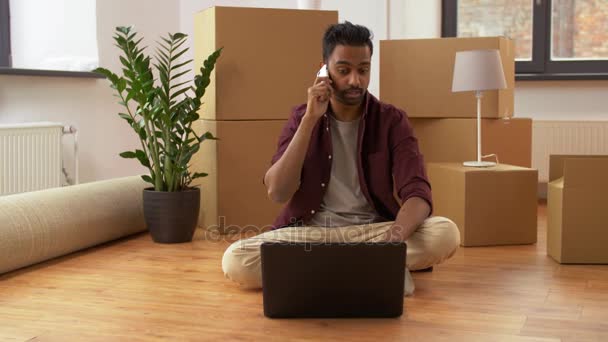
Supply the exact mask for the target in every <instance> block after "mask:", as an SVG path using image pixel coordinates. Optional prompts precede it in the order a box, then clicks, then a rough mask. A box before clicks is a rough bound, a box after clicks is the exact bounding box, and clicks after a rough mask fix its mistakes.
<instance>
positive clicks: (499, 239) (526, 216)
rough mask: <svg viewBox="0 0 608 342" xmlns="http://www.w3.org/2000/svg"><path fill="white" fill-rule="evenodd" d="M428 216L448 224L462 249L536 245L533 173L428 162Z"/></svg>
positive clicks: (535, 178)
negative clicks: (452, 224)
mask: <svg viewBox="0 0 608 342" xmlns="http://www.w3.org/2000/svg"><path fill="white" fill-rule="evenodd" d="M427 172H428V176H429V179H430V182H431V187H432V189H433V203H434V213H433V214H434V215H437V216H445V217H447V218H449V219H451V220H453V221H454V222H455V223H456V225H458V229H459V230H460V240H461V244H462V245H463V246H491V245H515V244H531V243H535V242H536V231H537V230H536V224H537V222H536V221H537V197H536V190H537V183H538V171H537V170H533V169H528V168H523V167H518V166H512V165H505V164H500V165H497V166H494V167H489V168H473V167H465V166H463V165H462V163H428V165H427Z"/></svg>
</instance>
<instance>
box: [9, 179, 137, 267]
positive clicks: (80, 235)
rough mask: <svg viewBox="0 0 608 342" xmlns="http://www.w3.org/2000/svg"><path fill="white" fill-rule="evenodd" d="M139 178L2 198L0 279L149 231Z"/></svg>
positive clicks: (113, 180) (111, 180) (105, 181)
mask: <svg viewBox="0 0 608 342" xmlns="http://www.w3.org/2000/svg"><path fill="white" fill-rule="evenodd" d="M145 187H146V183H145V182H144V181H143V180H142V179H141V178H140V177H139V176H134V177H125V178H117V179H110V180H104V181H98V182H93V183H86V184H80V185H74V186H69V187H63V188H54V189H47V190H42V191H35V192H28V193H22V194H15V195H9V196H3V197H0V274H2V273H5V272H9V271H12V270H15V269H18V268H21V267H25V266H29V265H32V264H35V263H38V262H41V261H45V260H48V259H52V258H55V257H59V256H62V255H66V254H69V253H72V252H76V251H78V250H81V249H84V248H88V247H92V246H95V245H98V244H101V243H104V242H108V241H112V240H115V239H118V238H121V237H124V236H127V235H131V234H134V233H137V232H141V231H144V230H145V229H146V227H145V223H144V215H143V205H142V201H143V199H142V190H143V189H144V188H145Z"/></svg>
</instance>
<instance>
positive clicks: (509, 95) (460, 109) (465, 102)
mask: <svg viewBox="0 0 608 342" xmlns="http://www.w3.org/2000/svg"><path fill="white" fill-rule="evenodd" d="M477 49H498V50H499V52H500V57H501V59H502V66H503V69H504V72H505V78H506V81H507V89H504V90H492V91H484V92H483V98H482V101H481V105H482V106H481V114H482V117H485V118H498V117H509V116H513V89H514V87H515V51H514V45H513V41H512V40H510V39H507V38H503V37H482V38H435V39H405V40H381V41H380V99H381V100H382V101H385V102H388V103H391V104H393V105H395V106H397V107H399V108H401V109H403V110H405V111H406V112H407V114H408V115H409V116H410V117H426V118H429V117H435V118H441V117H444V118H466V117H476V116H477V101H476V99H475V93H474V92H459V93H452V77H453V72H454V59H455V58H456V52H457V51H465V50H477Z"/></svg>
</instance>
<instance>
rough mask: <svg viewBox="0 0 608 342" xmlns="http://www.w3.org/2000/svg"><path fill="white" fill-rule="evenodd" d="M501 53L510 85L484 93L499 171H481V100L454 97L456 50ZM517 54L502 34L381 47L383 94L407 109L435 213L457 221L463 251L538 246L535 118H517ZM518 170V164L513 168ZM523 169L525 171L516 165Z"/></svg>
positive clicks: (489, 146) (487, 141)
mask: <svg viewBox="0 0 608 342" xmlns="http://www.w3.org/2000/svg"><path fill="white" fill-rule="evenodd" d="M477 49H497V50H498V51H499V53H500V56H501V59H502V64H503V70H504V73H505V78H506V81H507V88H506V89H502V90H493V91H484V92H483V98H482V102H481V103H482V106H481V114H482V123H481V128H482V137H481V140H482V155H486V154H495V155H496V156H497V160H498V161H499V163H500V164H499V166H497V167H492V168H487V169H477V168H468V167H464V166H462V162H464V161H468V160H476V159H477V119H476V116H477V101H476V98H475V94H474V92H460V93H453V92H452V75H453V70H454V59H455V56H456V52H457V51H465V50H477ZM514 85H515V56H514V47H513V41H512V40H509V39H506V38H503V37H484V38H440V39H409V40H387V41H381V42H380V96H381V100H382V101H384V102H388V103H391V104H393V105H395V106H397V107H398V108H401V109H403V110H405V111H406V113H407V114H408V117H409V118H410V122H411V124H412V127H413V129H414V135H415V136H416V137H417V138H418V142H419V147H420V150H421V152H422V154H423V155H424V158H425V161H426V163H427V170H428V172H429V178H430V181H431V185H432V187H433V197H434V202H435V211H434V214H435V215H441V216H447V217H449V218H451V219H453V220H454V221H455V222H456V223H457V225H458V227H459V229H460V231H461V237H462V244H463V245H465V246H481V245H501V244H519V243H534V242H535V241H536V206H537V204H536V191H537V178H538V176H537V171H536V170H532V169H529V167H530V166H531V155H532V152H531V150H532V148H531V147H532V120H530V119H525V118H513V91H514ZM513 165H515V166H513ZM517 166H519V167H517Z"/></svg>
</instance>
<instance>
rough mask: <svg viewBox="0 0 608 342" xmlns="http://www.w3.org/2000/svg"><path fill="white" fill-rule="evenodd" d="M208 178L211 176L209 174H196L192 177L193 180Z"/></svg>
mask: <svg viewBox="0 0 608 342" xmlns="http://www.w3.org/2000/svg"><path fill="white" fill-rule="evenodd" d="M207 176H209V174H208V173H204V172H195V173H194V174H193V175H192V179H197V178H202V177H207Z"/></svg>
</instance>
